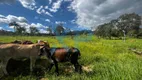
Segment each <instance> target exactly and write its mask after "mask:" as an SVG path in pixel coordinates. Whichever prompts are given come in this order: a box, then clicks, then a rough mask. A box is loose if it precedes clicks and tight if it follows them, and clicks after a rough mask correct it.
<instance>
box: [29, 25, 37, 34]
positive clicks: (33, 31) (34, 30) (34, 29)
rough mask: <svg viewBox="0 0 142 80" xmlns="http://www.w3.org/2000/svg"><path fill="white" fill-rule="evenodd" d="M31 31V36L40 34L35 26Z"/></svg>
mask: <svg viewBox="0 0 142 80" xmlns="http://www.w3.org/2000/svg"><path fill="white" fill-rule="evenodd" d="M29 30H30V34H31V35H35V34H38V33H39V30H38V29H37V28H36V27H34V26H31V27H30V28H29Z"/></svg>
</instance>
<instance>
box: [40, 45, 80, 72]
mask: <svg viewBox="0 0 142 80" xmlns="http://www.w3.org/2000/svg"><path fill="white" fill-rule="evenodd" d="M40 52H41V55H46V56H47V58H48V59H49V60H50V62H51V65H50V66H49V68H48V70H49V71H50V70H51V68H52V67H53V65H55V67H56V70H55V71H56V73H57V75H59V71H58V62H67V61H68V62H71V63H72V64H73V65H74V67H75V71H76V72H79V73H81V72H82V69H81V65H80V64H79V63H78V59H79V57H80V56H81V54H80V51H79V49H77V48H74V47H71V48H64V47H60V48H54V47H51V48H46V47H43V48H41V49H40Z"/></svg>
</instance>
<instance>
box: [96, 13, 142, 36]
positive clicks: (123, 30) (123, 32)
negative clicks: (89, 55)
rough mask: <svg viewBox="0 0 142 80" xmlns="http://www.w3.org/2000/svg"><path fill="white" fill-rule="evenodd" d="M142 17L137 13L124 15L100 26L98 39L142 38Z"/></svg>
mask: <svg viewBox="0 0 142 80" xmlns="http://www.w3.org/2000/svg"><path fill="white" fill-rule="evenodd" d="M140 25H141V16H140V15H138V14H136V13H130V14H123V15H121V16H119V17H118V18H117V19H114V20H111V21H110V22H109V23H105V24H102V25H99V26H98V27H97V28H96V30H95V34H96V35H97V36H98V37H103V38H109V39H111V38H112V37H119V38H121V37H124V36H129V37H136V38H138V37H139V36H142V29H141V28H140Z"/></svg>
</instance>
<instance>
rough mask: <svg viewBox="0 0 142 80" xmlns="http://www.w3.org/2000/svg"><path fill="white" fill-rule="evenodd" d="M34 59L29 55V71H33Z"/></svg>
mask: <svg viewBox="0 0 142 80" xmlns="http://www.w3.org/2000/svg"><path fill="white" fill-rule="evenodd" d="M35 61H36V58H35V57H30V71H31V72H32V71H33V67H34V66H35Z"/></svg>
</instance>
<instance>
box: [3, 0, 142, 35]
mask: <svg viewBox="0 0 142 80" xmlns="http://www.w3.org/2000/svg"><path fill="white" fill-rule="evenodd" d="M141 4H142V0H125V1H124V0H0V29H4V30H13V27H9V26H8V24H9V23H10V22H12V21H16V22H17V23H19V24H20V25H21V26H22V27H26V28H27V29H28V28H29V27H30V26H35V27H37V28H38V29H39V30H40V32H44V33H46V31H45V29H46V28H47V27H48V26H52V28H55V26H56V25H57V24H59V23H62V24H63V25H64V27H65V28H66V29H67V28H70V29H72V30H83V29H92V27H93V28H94V29H95V28H96V27H97V26H98V25H100V24H103V23H106V22H109V21H110V20H112V19H115V18H117V17H119V16H120V15H122V14H124V13H132V12H135V13H137V14H139V15H141V14H142V10H141V9H142V6H141Z"/></svg>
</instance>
